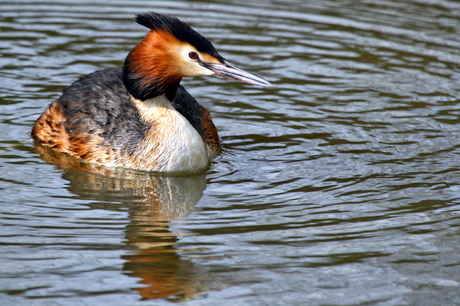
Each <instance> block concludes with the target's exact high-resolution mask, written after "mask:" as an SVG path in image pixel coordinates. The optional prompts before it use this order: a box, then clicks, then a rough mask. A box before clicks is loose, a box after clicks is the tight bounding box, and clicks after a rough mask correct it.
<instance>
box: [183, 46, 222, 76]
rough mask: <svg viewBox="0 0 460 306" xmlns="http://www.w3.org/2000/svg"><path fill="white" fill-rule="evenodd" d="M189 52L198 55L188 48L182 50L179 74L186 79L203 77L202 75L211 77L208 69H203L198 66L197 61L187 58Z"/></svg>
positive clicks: (211, 73)
mask: <svg viewBox="0 0 460 306" xmlns="http://www.w3.org/2000/svg"><path fill="white" fill-rule="evenodd" d="M190 52H196V53H198V55H199V52H198V51H196V50H194V49H191V48H190V47H189V48H184V49H183V50H182V52H181V55H182V63H183V64H182V65H181V66H182V67H181V73H182V74H183V75H184V76H187V77H196V76H203V75H213V74H214V72H212V71H211V70H209V69H206V68H204V67H203V66H201V65H200V64H199V60H193V59H191V58H190V57H189V53H190Z"/></svg>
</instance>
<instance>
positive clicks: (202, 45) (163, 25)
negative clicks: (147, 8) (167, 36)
mask: <svg viewBox="0 0 460 306" xmlns="http://www.w3.org/2000/svg"><path fill="white" fill-rule="evenodd" d="M135 20H136V22H137V23H138V24H140V25H143V26H144V27H147V28H149V29H151V30H163V31H167V32H169V33H171V34H172V35H174V36H175V37H176V38H177V39H179V40H180V41H183V42H187V43H189V44H191V45H192V46H194V47H195V48H196V49H197V50H198V51H200V52H203V53H207V54H209V55H212V56H213V57H215V58H217V59H218V60H220V61H221V62H223V61H224V58H223V57H222V56H221V55H220V54H219V53H218V52H217V51H216V49H215V48H214V46H213V45H212V44H211V42H210V41H209V40H207V39H206V38H205V37H204V36H203V35H201V34H200V33H198V32H197V31H195V30H194V29H192V27H191V26H189V25H188V24H186V23H185V22H183V21H181V20H180V19H179V18H176V17H172V16H167V15H162V14H157V13H154V12H148V13H143V14H136V18H135Z"/></svg>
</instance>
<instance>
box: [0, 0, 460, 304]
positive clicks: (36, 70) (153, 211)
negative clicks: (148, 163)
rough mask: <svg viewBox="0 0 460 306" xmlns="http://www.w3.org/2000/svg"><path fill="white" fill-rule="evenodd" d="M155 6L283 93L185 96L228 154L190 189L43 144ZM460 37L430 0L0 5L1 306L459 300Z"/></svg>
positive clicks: (230, 84) (459, 16)
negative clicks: (137, 18) (84, 85)
mask: <svg viewBox="0 0 460 306" xmlns="http://www.w3.org/2000/svg"><path fill="white" fill-rule="evenodd" d="M76 3H78V4H76ZM148 10H154V11H157V12H161V13H166V14H170V15H176V16H178V17H180V18H181V19H182V20H184V21H186V22H187V23H189V24H191V25H192V26H193V27H195V28H196V29H197V30H199V31H200V32H201V33H203V34H204V35H205V36H206V37H208V38H209V39H210V40H211V41H212V42H213V43H214V45H215V46H216V48H217V49H218V50H219V51H220V53H221V54H222V55H223V56H224V57H225V58H227V59H228V60H229V61H230V62H232V63H234V64H236V65H239V66H241V67H242V68H245V69H247V70H249V71H252V72H254V73H257V74H259V75H262V76H264V77H265V78H267V79H268V80H269V81H270V82H272V83H273V84H275V85H276V87H273V88H268V89H267V88H260V87H255V86H251V85H248V84H243V83H237V82H234V81H230V80H225V79H220V78H216V77H203V78H196V79H185V80H184V81H183V85H185V86H186V87H187V88H188V89H189V91H190V92H191V93H192V94H193V95H194V96H195V97H196V98H197V99H198V100H199V101H200V102H201V103H202V104H203V105H204V106H205V107H207V108H208V109H209V110H210V112H211V113H212V115H213V118H214V122H215V124H216V126H217V128H218V130H219V133H220V136H221V139H222V143H223V148H222V153H221V154H220V155H219V156H218V157H217V158H216V159H215V160H214V161H213V163H212V165H211V168H210V169H209V170H208V171H207V172H205V173H203V174H200V175H195V176H184V177H158V176H154V175H152V174H149V173H143V172H136V171H126V170H116V171H109V170H105V169H90V168H89V167H88V166H87V165H84V164H79V163H75V162H73V161H72V160H69V159H67V158H64V157H62V156H53V155H50V154H49V153H48V152H44V151H42V150H40V149H39V148H35V146H34V144H33V141H32V140H31V138H30V136H29V135H30V130H31V128H32V125H33V122H34V121H35V119H36V118H37V117H38V116H39V115H40V114H41V113H42V112H43V111H44V110H45V108H46V107H47V105H48V104H49V103H50V102H52V101H53V100H54V99H56V98H57V97H58V96H59V94H60V93H61V92H62V90H63V89H64V88H65V87H66V86H68V85H69V84H71V83H72V82H73V81H74V80H76V79H77V78H78V77H80V76H82V75H84V74H87V73H89V72H92V71H94V70H98V69H106V68H107V69H108V68H114V67H120V66H121V64H122V61H123V59H124V57H125V56H126V54H127V52H128V51H129V50H130V49H131V48H132V47H133V46H134V45H135V44H137V43H138V42H139V41H140V40H141V39H142V38H143V36H144V35H145V33H146V30H145V28H143V27H141V26H139V25H137V24H135V23H134V22H133V16H134V14H135V13H139V12H145V11H148ZM459 32H460V3H459V2H456V1H442V0H439V1H428V0H418V1H415V0H414V1H411V0H408V1H364V0H363V1H354V0H353V1H352V0H349V1H300V0H299V1H264V2H262V1H258V0H257V1H251V0H249V1H248V0H246V1H236V0H234V1H130V2H128V1H107V0H105V1H98V0H95V1H84V2H82V1H77V2H72V1H68V2H67V1H53V0H50V1H35V2H31V3H30V2H29V1H20V0H14V1H2V2H1V3H0V50H1V55H2V56H1V58H0V67H1V69H0V131H1V133H0V227H1V230H0V304H2V305H4V304H5V305H84V304H86V305H140V304H145V305H162V304H167V303H173V302H178V303H183V304H185V305H457V304H460V235H459V234H460V232H459V226H460V158H459V157H460V156H459V154H460V137H459V129H460V119H459V115H460V107H459V106H458V104H459V96H460V85H459V80H460V69H459V62H460V52H459V50H460V36H459Z"/></svg>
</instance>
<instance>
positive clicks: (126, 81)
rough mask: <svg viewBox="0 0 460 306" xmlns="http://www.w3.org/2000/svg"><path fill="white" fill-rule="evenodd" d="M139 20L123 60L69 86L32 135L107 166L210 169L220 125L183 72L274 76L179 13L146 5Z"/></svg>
mask: <svg viewBox="0 0 460 306" xmlns="http://www.w3.org/2000/svg"><path fill="white" fill-rule="evenodd" d="M135 21H136V22H137V23H138V24H140V25H142V26H145V27H147V28H148V29H149V32H148V33H147V35H146V36H145V38H144V39H143V40H142V41H141V42H140V43H139V44H138V45H136V46H135V47H134V48H133V49H132V50H131V51H130V52H129V53H128V55H127V57H126V59H125V61H124V63H123V67H122V68H121V69H111V70H98V71H95V72H93V73H91V74H88V75H86V76H84V77H82V78H80V79H78V80H77V81H75V82H74V83H73V84H72V85H70V86H69V87H67V88H66V89H64V91H63V93H62V95H61V96H60V97H59V98H58V99H57V100H55V101H54V102H53V103H51V104H50V105H49V107H48V108H47V109H46V110H45V112H44V113H43V114H42V115H41V116H40V117H39V118H38V119H37V121H36V122H35V124H34V126H33V129H32V137H33V138H34V139H35V141H36V142H37V143H38V144H39V145H41V146H44V147H46V148H49V149H50V150H52V152H56V153H64V154H67V155H69V156H71V157H74V158H76V159H78V160H81V161H84V162H89V163H94V164H96V165H103V166H106V167H124V168H130V169H137V170H144V171H155V172H168V173H175V172H195V171H200V170H202V169H205V168H206V167H208V165H209V163H210V160H211V159H212V158H213V157H214V156H215V155H217V154H218V151H219V138H218V134H217V129H216V127H215V125H214V124H213V122H212V119H211V116H210V114H209V112H208V111H207V110H206V109H205V108H204V107H202V106H201V105H200V104H199V103H198V102H197V101H196V100H195V99H194V98H193V97H192V96H191V95H190V94H189V93H188V92H187V91H186V90H185V88H184V87H183V86H182V85H180V82H181V79H182V78H183V77H195V76H207V75H216V76H222V77H225V78H229V79H233V80H238V81H242V82H246V83H249V84H254V85H260V86H271V84H270V83H269V82H267V81H266V80H264V79H262V78H260V77H258V76H256V75H254V74H252V73H249V72H246V71H244V70H242V69H239V68H237V67H235V66H233V65H231V64H229V63H228V62H227V61H226V60H225V59H224V58H223V57H222V56H221V55H220V54H219V53H218V52H217V51H216V49H215V48H214V46H213V45H212V44H211V42H210V41H209V40H207V39H206V38H205V37H204V36H202V35H201V34H199V33H198V32H196V31H195V30H194V29H193V28H192V27H190V26H189V25H187V24H186V23H184V22H182V21H181V20H180V19H178V18H176V17H172V16H167V15H162V14H158V13H154V12H148V13H142V14H137V15H136V16H135Z"/></svg>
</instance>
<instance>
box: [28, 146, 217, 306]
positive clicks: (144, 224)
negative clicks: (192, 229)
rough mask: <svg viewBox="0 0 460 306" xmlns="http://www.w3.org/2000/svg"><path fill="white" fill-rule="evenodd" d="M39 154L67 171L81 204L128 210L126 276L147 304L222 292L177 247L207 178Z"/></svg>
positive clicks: (41, 152)
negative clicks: (178, 228)
mask: <svg viewBox="0 0 460 306" xmlns="http://www.w3.org/2000/svg"><path fill="white" fill-rule="evenodd" d="M37 152H38V153H39V154H40V155H41V157H42V159H43V160H45V161H46V162H47V163H49V164H53V165H56V166H58V167H59V169H60V170H61V171H63V175H62V178H63V179H65V180H67V181H68V182H69V187H68V190H69V191H70V192H71V193H73V194H75V195H77V196H78V197H79V198H80V199H85V200H90V201H91V202H89V204H88V206H89V207H90V208H91V209H105V210H112V211H120V210H125V211H128V214H129V224H128V225H127V226H126V228H125V231H124V234H125V237H124V238H125V239H124V243H125V245H124V246H122V247H121V248H122V249H126V250H127V252H125V254H124V255H122V257H121V258H122V259H123V260H124V261H125V262H124V264H123V273H124V274H126V275H129V276H130V277H134V278H139V279H140V280H139V281H138V283H139V284H141V286H140V287H138V288H136V290H137V291H138V293H139V294H140V296H141V297H142V299H167V300H169V301H173V302H179V301H184V300H190V299H194V298H196V297H198V296H201V295H203V294H205V293H207V292H209V291H210V290H216V289H218V288H213V289H211V288H210V287H214V286H215V284H214V285H213V283H214V281H212V280H211V279H210V278H209V277H207V276H206V275H207V273H206V271H204V269H202V268H201V269H200V267H199V265H198V266H197V265H196V264H194V262H193V261H192V260H190V259H189V258H184V256H183V255H182V254H181V250H180V249H178V248H177V246H176V244H177V242H178V241H179V237H180V236H183V235H185V233H177V232H174V231H173V230H171V225H172V223H173V222H174V223H175V224H180V220H181V219H184V218H185V217H187V215H188V214H189V213H190V212H192V211H193V210H194V207H195V205H196V203H197V202H198V201H199V200H200V199H201V197H202V196H203V191H204V190H205V188H206V174H195V175H190V176H161V175H155V174H152V173H148V172H142V171H133V170H127V169H116V170H112V169H107V168H103V167H100V166H94V165H91V164H87V163H82V162H80V161H77V160H75V159H73V158H71V157H68V156H65V155H62V154H55V153H53V152H51V151H49V150H47V149H44V148H42V147H39V146H37Z"/></svg>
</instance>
